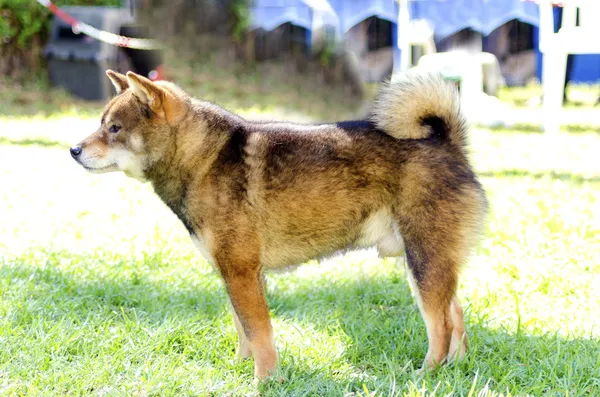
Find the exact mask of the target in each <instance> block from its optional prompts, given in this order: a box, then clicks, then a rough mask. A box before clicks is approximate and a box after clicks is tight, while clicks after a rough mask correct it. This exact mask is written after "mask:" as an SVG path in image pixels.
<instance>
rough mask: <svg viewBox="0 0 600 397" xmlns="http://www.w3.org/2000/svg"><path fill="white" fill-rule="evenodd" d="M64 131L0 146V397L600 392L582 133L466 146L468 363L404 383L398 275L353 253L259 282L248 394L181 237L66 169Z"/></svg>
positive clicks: (416, 328) (46, 125) (595, 229)
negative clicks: (263, 362) (257, 345)
mask: <svg viewBox="0 0 600 397" xmlns="http://www.w3.org/2000/svg"><path fill="white" fill-rule="evenodd" d="M59 122H60V123H63V124H64V126H65V130H70V129H79V128H81V129H82V130H85V129H87V128H84V127H85V126H87V125H88V124H90V127H91V124H92V123H91V121H85V120H84V121H81V120H77V119H72V120H71V121H70V122H69V123H67V122H66V121H64V120H63V121H59V120H48V121H42V120H34V121H32V122H29V123H27V122H26V121H18V122H16V121H6V120H5V123H7V124H6V125H8V126H10V128H8V129H6V130H3V131H7V133H10V131H12V132H14V130H15V129H19V128H21V127H23V128H24V127H25V126H28V128H29V129H30V130H31V131H33V132H32V134H33V133H34V132H36V133H37V132H39V131H42V135H43V134H46V135H45V136H46V138H44V137H43V136H42V137H41V138H40V137H38V138H35V139H33V138H31V139H29V138H22V137H21V138H19V135H18V134H13V135H10V134H8V135H7V136H6V137H3V138H2V139H1V140H0V158H1V159H2V164H3V165H5V166H3V167H2V168H1V169H0V185H1V186H2V187H3V189H2V190H1V191H0V214H2V215H0V217H1V218H2V222H0V258H1V259H0V295H1V299H0V395H3V396H4V395H7V396H11V395H17V396H38V395H40V396H48V395H61V396H63V395H67V396H78V395H86V396H87V395H92V396H185V395H189V396H192V395H193V396H196V395H206V396H208V395H211V396H221V395H229V396H239V395H264V396H313V395H319V396H345V395H356V396H359V395H360V396H367V395H368V396H375V395H377V396H392V395H393V396H403V395H410V396H430V395H435V396H446V395H449V394H452V395H465V396H466V395H481V396H494V395H500V394H502V395H512V396H514V395H519V396H523V395H535V396H541V395H550V396H559V395H560V396H563V395H564V396H566V395H569V396H578V395H581V396H591V395H598V394H600V359H599V357H600V341H599V335H600V328H599V327H600V315H599V314H598V313H600V301H599V300H598V297H597V288H598V285H600V262H599V261H598V258H600V171H599V169H598V167H597V153H598V152H599V151H600V136H598V135H597V134H595V133H579V134H576V135H560V136H556V137H548V136H545V135H542V134H524V133H519V132H512V133H502V132H498V131H489V130H474V131H473V133H472V152H473V153H472V157H473V160H474V162H475V164H476V166H477V169H478V171H479V172H480V174H481V175H482V181H483V184H484V186H485V188H486V189H487V191H488V194H489V197H490V202H491V214H490V216H489V220H488V227H487V231H486V234H485V236H484V239H483V241H482V242H481V245H480V247H479V248H478V249H477V251H476V253H475V254H474V256H473V257H472V259H471V261H470V262H469V263H468V264H467V266H466V267H465V270H464V273H463V277H462V279H461V285H460V291H459V296H460V298H461V300H462V302H463V303H464V306H465V308H466V319H467V327H468V332H469V337H470V340H469V343H470V344H469V346H470V351H469V352H468V354H467V356H466V359H465V360H464V361H462V362H460V363H459V364H458V365H450V366H445V367H443V368H441V369H439V370H437V371H434V372H430V373H427V374H426V375H425V376H419V375H417V373H416V372H415V371H416V369H418V368H419V366H420V364H421V362H422V360H423V358H424V354H425V351H426V348H427V339H426V333H425V328H424V326H423V323H422V321H421V318H420V315H419V312H418V309H417V307H416V305H415V303H414V301H413V299H412V297H411V291H410V288H409V287H408V284H407V282H406V280H405V274H404V270H403V264H402V263H395V262H394V261H391V260H381V259H378V258H377V257H376V256H375V254H374V253H373V252H372V251H361V252H357V253H354V254H349V255H347V256H345V257H339V258H334V259H332V260H329V261H327V262H324V263H316V262H311V263H308V264H305V265H303V266H301V267H300V268H298V269H297V270H296V271H295V272H291V273H284V274H279V273H277V274H271V275H269V276H268V278H267V287H268V300H269V302H270V307H271V313H272V316H273V321H274V325H275V330H276V341H277V346H278V350H279V354H280V360H281V362H280V374H279V377H280V380H278V381H272V382H267V383H265V384H261V385H259V386H258V387H255V386H253V385H252V376H251V375H252V371H253V366H252V362H251V361H242V362H240V361H237V360H236V358H235V347H236V343H237V342H236V338H237V337H236V333H235V329H234V326H233V322H232V319H231V317H230V315H229V313H228V309H227V300H226V295H225V292H224V289H223V287H222V285H221V282H220V280H219V278H218V276H217V275H216V274H215V273H214V271H213V270H212V269H211V267H210V266H209V265H208V264H207V263H206V262H205V261H204V259H202V257H200V255H199V254H198V253H196V251H195V249H194V247H193V245H192V244H191V242H190V241H189V238H188V237H187V235H186V232H185V230H184V228H183V227H182V226H181V225H179V224H178V222H177V220H176V219H175V217H174V216H173V215H172V214H171V213H170V212H169V210H168V209H166V207H165V206H164V205H163V204H162V203H161V202H160V201H159V199H158V198H156V197H155V196H154V194H153V193H152V192H151V189H150V188H149V186H147V185H142V184H140V183H138V182H135V181H133V180H130V179H127V178H126V177H124V176H122V175H101V176H98V175H90V174H87V173H85V172H84V171H83V170H81V169H80V168H79V167H77V166H76V165H75V164H73V163H72V160H71V159H70V158H69V154H68V151H67V150H66V146H67V143H68V142H72V141H73V139H74V137H73V135H74V133H71V132H66V131H61V130H60V129H58V131H59V132H56V131H57V127H56V126H57V125H58V124H59ZM8 130H10V131H8ZM85 133H86V131H79V132H78V134H85ZM25 137H27V134H25ZM27 139H29V140H27Z"/></svg>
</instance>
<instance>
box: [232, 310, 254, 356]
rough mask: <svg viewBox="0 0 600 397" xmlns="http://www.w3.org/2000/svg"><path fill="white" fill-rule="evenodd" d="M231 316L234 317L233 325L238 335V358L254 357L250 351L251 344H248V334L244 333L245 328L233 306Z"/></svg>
mask: <svg viewBox="0 0 600 397" xmlns="http://www.w3.org/2000/svg"><path fill="white" fill-rule="evenodd" d="M231 315H232V316H233V323H234V324H235V330H236V331H237V334H238V347H237V353H236V354H237V356H238V358H241V359H245V358H250V357H252V350H250V343H248V338H246V334H245V333H244V327H243V326H242V323H241V322H240V318H239V317H238V315H237V313H236V312H235V309H234V308H233V305H232V307H231Z"/></svg>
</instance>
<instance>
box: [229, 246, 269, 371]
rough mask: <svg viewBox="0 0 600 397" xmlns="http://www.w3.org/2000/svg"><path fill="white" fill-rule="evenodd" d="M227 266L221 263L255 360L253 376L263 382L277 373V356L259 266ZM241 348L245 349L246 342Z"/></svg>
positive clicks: (234, 308) (230, 294)
mask: <svg viewBox="0 0 600 397" xmlns="http://www.w3.org/2000/svg"><path fill="white" fill-rule="evenodd" d="M238 259H240V258H238ZM231 260H233V258H231ZM227 262H228V264H225V263H223V262H221V263H222V265H220V268H221V275H222V276H223V280H224V281H225V286H226V287H227V292H228V293H229V298H230V299H231V304H232V306H233V310H234V311H235V315H234V319H235V317H236V316H237V319H238V320H239V324H240V325H241V328H242V331H243V334H244V336H245V337H246V343H247V347H248V348H249V350H250V352H251V353H252V356H253V357H254V376H255V377H257V378H259V379H262V378H265V377H267V376H269V375H270V374H271V373H272V372H273V371H275V368H276V365H277V352H276V350H275V343H274V340H273V328H272V326H271V319H270V317H269V309H268V307H267V301H266V299H265V291H264V284H263V278H262V274H261V271H260V266H259V265H258V264H248V263H239V262H238V263H236V264H235V265H234V264H233V263H234V262H233V261H229V260H228V261H227ZM238 333H239V331H238ZM240 336H241V335H240ZM240 347H241V348H242V349H243V347H244V343H243V342H242V343H240ZM240 353H243V350H241V351H240Z"/></svg>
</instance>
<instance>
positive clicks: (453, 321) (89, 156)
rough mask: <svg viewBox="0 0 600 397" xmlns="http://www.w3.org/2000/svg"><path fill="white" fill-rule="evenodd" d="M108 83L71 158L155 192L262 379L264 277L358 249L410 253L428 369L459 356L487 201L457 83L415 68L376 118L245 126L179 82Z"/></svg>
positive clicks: (384, 99) (267, 357)
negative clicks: (219, 290) (94, 124)
mask: <svg viewBox="0 0 600 397" xmlns="http://www.w3.org/2000/svg"><path fill="white" fill-rule="evenodd" d="M107 75H108V77H109V78H110V79H111V80H112V82H113V84H114V86H115V87H116V89H117V93H118V95H117V96H116V97H115V98H114V99H112V100H111V101H110V103H109V104H108V105H107V106H106V109H105V110H104V113H103V114H102V123H101V126H100V128H99V129H98V131H96V132H95V133H94V134H92V135H91V136H90V137H88V138H86V139H85V140H84V141H83V142H81V143H79V144H78V145H77V146H75V147H73V148H71V155H72V156H73V158H74V159H75V160H76V161H77V162H78V163H79V164H81V165H82V166H83V167H84V168H85V169H87V170H89V171H92V172H96V173H101V172H108V171H117V170H121V171H124V172H125V173H126V174H127V175H129V176H132V177H135V178H137V179H140V180H144V181H149V182H150V183H152V185H153V187H154V190H155V191H156V193H157V194H158V195H159V196H160V198H161V199H162V200H163V201H164V202H165V204H167V206H169V207H170V208H171V210H173V212H174V213H175V214H176V215H177V216H178V217H179V219H180V220H181V222H182V223H183V224H184V225H185V227H186V228H187V230H188V231H189V233H190V235H191V237H192V240H193V241H194V242H195V243H196V245H197V246H198V247H199V248H200V249H201V251H202V253H203V255H204V256H205V257H206V258H207V260H209V262H211V263H212V264H213V266H214V267H215V268H216V269H217V271H218V272H219V273H220V275H221V276H222V278H223V280H224V282H225V286H226V288H227V292H228V293H229V297H230V299H231V303H232V306H233V317H234V320H235V324H236V328H237V331H238V335H239V349H238V354H239V355H240V356H241V357H250V356H253V357H254V362H255V372H254V373H255V376H256V377H258V378H263V377H265V376H267V375H269V373H270V372H272V371H274V370H275V368H276V362H277V352H276V350H275V345H274V342H273V331H272V327H271V322H270V318H269V310H268V308H267V302H266V300H265V295H264V284H263V276H262V273H263V271H264V270H268V269H274V268H279V267H282V266H287V265H290V264H296V263H301V262H304V261H306V260H309V259H312V258H315V257H321V256H323V255H329V254H332V253H334V252H336V251H339V250H343V249H347V248H353V247H357V248H358V247H370V246H376V247H377V249H378V250H379V253H380V254H381V255H382V256H401V255H404V253H405V251H406V257H407V263H408V269H409V272H408V273H409V279H410V281H411V283H412V286H413V289H414V293H415V296H416V298H417V303H418V305H419V308H420V310H421V313H422V315H423V319H424V321H425V325H426V327H427V335H428V338H429V350H428V352H427V355H426V358H425V363H424V365H425V366H426V367H432V366H435V365H436V364H439V363H442V362H443V361H444V360H446V359H447V358H448V359H452V358H455V357H462V356H463V355H464V353H465V351H466V336H465V330H464V323H463V313H462V309H461V307H460V305H459V303H458V300H457V298H456V295H455V294H456V286H457V280H458V273H459V268H460V265H461V264H462V263H464V262H465V260H466V258H467V256H468V255H469V252H470V251H471V249H472V248H473V246H474V244H475V243H476V238H477V236H478V234H479V231H480V228H481V224H482V219H483V217H484V213H485V210H486V199H485V194H484V192H483V190H482V188H481V186H480V184H479V183H478V181H477V179H476V177H475V175H474V174H473V171H472V169H471V167H470V166H469V162H468V160H467V156H466V153H465V142H466V132H467V131H466V127H465V122H464V120H463V117H462V115H461V113H460V109H459V105H458V98H457V94H456V92H455V89H454V88H453V87H452V86H450V85H448V84H446V83H445V82H444V81H443V80H442V79H441V78H440V77H437V76H421V75H416V74H412V73H409V74H407V75H405V76H404V77H403V78H402V79H401V80H400V81H398V82H395V83H391V84H389V85H387V86H386V87H384V88H383V90H382V92H381V93H380V96H379V99H378V101H377V102H376V103H375V106H374V111H373V115H372V117H371V118H370V120H367V121H350V122H340V123H334V124H319V125H302V124H294V123H286V122H266V123H265V122H251V121H247V120H244V119H243V118H241V117H238V116H236V115H234V114H232V113H230V112H228V111H226V110H224V109H222V108H220V107H218V106H216V105H213V104H211V103H208V102H203V101H200V100H197V99H194V98H191V97H190V96H188V95H186V94H185V93H184V92H183V91H182V90H181V89H180V88H178V87H177V86H175V85H174V84H172V83H168V82H157V83H153V82H151V81H150V80H148V79H146V78H144V77H142V76H139V75H136V74H134V73H131V72H129V73H127V76H124V75H121V74H118V73H115V72H113V71H110V70H108V71H107ZM405 247H406V249H405Z"/></svg>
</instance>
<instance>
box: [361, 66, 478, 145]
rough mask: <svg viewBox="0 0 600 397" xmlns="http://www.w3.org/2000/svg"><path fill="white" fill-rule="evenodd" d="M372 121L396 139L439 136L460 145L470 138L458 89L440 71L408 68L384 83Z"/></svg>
mask: <svg viewBox="0 0 600 397" xmlns="http://www.w3.org/2000/svg"><path fill="white" fill-rule="evenodd" d="M371 120H372V121H373V122H374V123H375V125H376V126H377V128H379V129H381V130H383V131H384V132H385V133H387V134H388V135H391V136H393V137H394V138H397V139H423V138H428V137H430V136H432V135H436V136H439V137H440V138H442V139H446V140H448V141H450V143H452V144H453V145H456V146H458V147H459V148H463V147H464V146H465V145H466V141H467V123H466V120H465V118H464V116H463V114H462V112H461V111H460V102H459V97H458V91H457V90H456V88H455V87H454V86H453V85H452V84H451V83H449V82H447V81H445V80H444V79H443V78H442V76H441V75H438V74H423V73H419V72H414V71H409V72H407V73H405V74H404V75H403V76H402V77H400V78H399V79H398V80H395V81H392V82H389V83H388V84H386V85H384V86H383V87H382V88H381V90H380V92H379V96H378V98H377V100H376V101H375V105H374V107H373V111H372V115H371Z"/></svg>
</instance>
